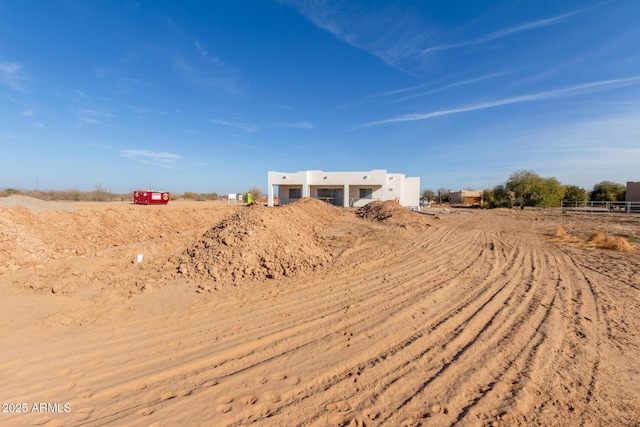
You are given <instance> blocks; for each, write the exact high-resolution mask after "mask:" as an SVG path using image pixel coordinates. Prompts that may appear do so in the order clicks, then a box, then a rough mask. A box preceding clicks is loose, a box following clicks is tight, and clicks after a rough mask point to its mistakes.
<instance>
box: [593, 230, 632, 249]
mask: <svg viewBox="0 0 640 427" xmlns="http://www.w3.org/2000/svg"><path fill="white" fill-rule="evenodd" d="M589 244H590V245H591V246H596V247H598V248H602V249H609V250H613V251H621V252H631V251H633V246H631V244H630V243H629V241H628V240H626V239H624V238H623V237H608V236H606V235H605V234H604V233H602V232H601V231H596V232H595V233H593V234H592V235H591V237H590V238H589Z"/></svg>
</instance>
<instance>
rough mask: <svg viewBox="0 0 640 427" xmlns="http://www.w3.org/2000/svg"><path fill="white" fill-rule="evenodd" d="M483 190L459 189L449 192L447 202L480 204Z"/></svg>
mask: <svg viewBox="0 0 640 427" xmlns="http://www.w3.org/2000/svg"><path fill="white" fill-rule="evenodd" d="M483 197H484V192H483V191H482V190H478V191H471V190H460V191H454V192H451V193H449V203H451V204H464V205H474V204H482V201H483Z"/></svg>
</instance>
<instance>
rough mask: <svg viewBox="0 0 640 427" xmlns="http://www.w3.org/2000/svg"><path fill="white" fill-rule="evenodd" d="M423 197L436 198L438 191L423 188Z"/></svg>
mask: <svg viewBox="0 0 640 427" xmlns="http://www.w3.org/2000/svg"><path fill="white" fill-rule="evenodd" d="M422 197H423V198H424V199H429V200H435V198H436V193H435V192H434V191H433V190H429V189H427V190H423V191H422Z"/></svg>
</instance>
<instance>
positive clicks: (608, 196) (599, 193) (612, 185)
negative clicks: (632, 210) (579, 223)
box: [589, 181, 627, 202]
mask: <svg viewBox="0 0 640 427" xmlns="http://www.w3.org/2000/svg"><path fill="white" fill-rule="evenodd" d="M626 193H627V189H626V187H625V186H624V185H622V184H618V183H616V182H611V181H602V182H599V183H598V184H596V185H594V186H593V190H592V191H591V194H590V197H589V199H590V200H592V201H594V202H600V201H606V202H616V201H619V202H624V198H625V195H626Z"/></svg>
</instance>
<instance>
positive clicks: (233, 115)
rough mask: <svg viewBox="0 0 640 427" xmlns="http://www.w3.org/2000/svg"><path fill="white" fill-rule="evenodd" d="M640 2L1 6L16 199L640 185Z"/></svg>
mask: <svg viewBox="0 0 640 427" xmlns="http://www.w3.org/2000/svg"><path fill="white" fill-rule="evenodd" d="M638 22H640V2H638V1H637V0H619V1H617V0H611V1H589V0H583V1H579V2H578V1H563V0H558V1H533V0H531V1H513V0H507V1H476V0H468V1H462V0H461V1H426V0H425V1H417V0H416V1H396V2H391V1H370V0H363V1H325V0H317V1H314V0H311V1H298V0H281V1H276V0H228V1H223V0H221V1H184V2H173V1H166V2H160V1H154V2H151V1H148V2H147V1H107V0H103V1H81V0H77V1H74V0H64V1H63V0H50V1H33V0H21V1H13V0H11V1H5V0H0V153H1V154H0V188H8V187H12V188H21V189H35V188H36V187H37V188H39V189H41V190H46V189H55V190H62V189H67V188H79V189H81V190H92V189H94V188H95V187H96V186H98V185H100V186H103V187H106V188H108V189H110V190H111V191H114V192H128V191H130V190H133V189H136V188H148V187H150V188H153V189H156V190H165V191H172V192H176V193H182V192H185V191H196V192H213V191H215V192H218V193H227V192H242V191H246V190H247V189H249V188H250V187H252V186H258V187H260V188H262V189H263V190H264V191H266V185H267V183H266V180H267V171H269V170H275V171H282V172H295V171H298V170H305V169H322V170H326V171H346V170H371V169H387V170H388V171H390V172H395V173H404V174H406V175H407V176H419V177H421V187H422V188H423V189H426V188H431V189H437V188H442V187H444V188H449V189H452V190H459V189H465V188H474V189H481V188H490V187H493V186H495V185H497V184H501V183H504V182H505V181H506V180H507V179H508V177H509V175H510V174H511V173H512V172H515V171H518V170H522V169H527V170H529V169H532V170H534V171H536V172H537V173H538V174H540V175H542V176H545V177H551V176H554V177H556V178H558V179H559V180H560V181H561V182H562V183H565V184H575V185H579V186H582V187H585V188H587V189H591V188H592V187H593V185H594V184H596V183H598V182H600V181H603V180H611V181H616V182H620V183H624V182H626V181H639V180H640V25H638Z"/></svg>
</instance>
